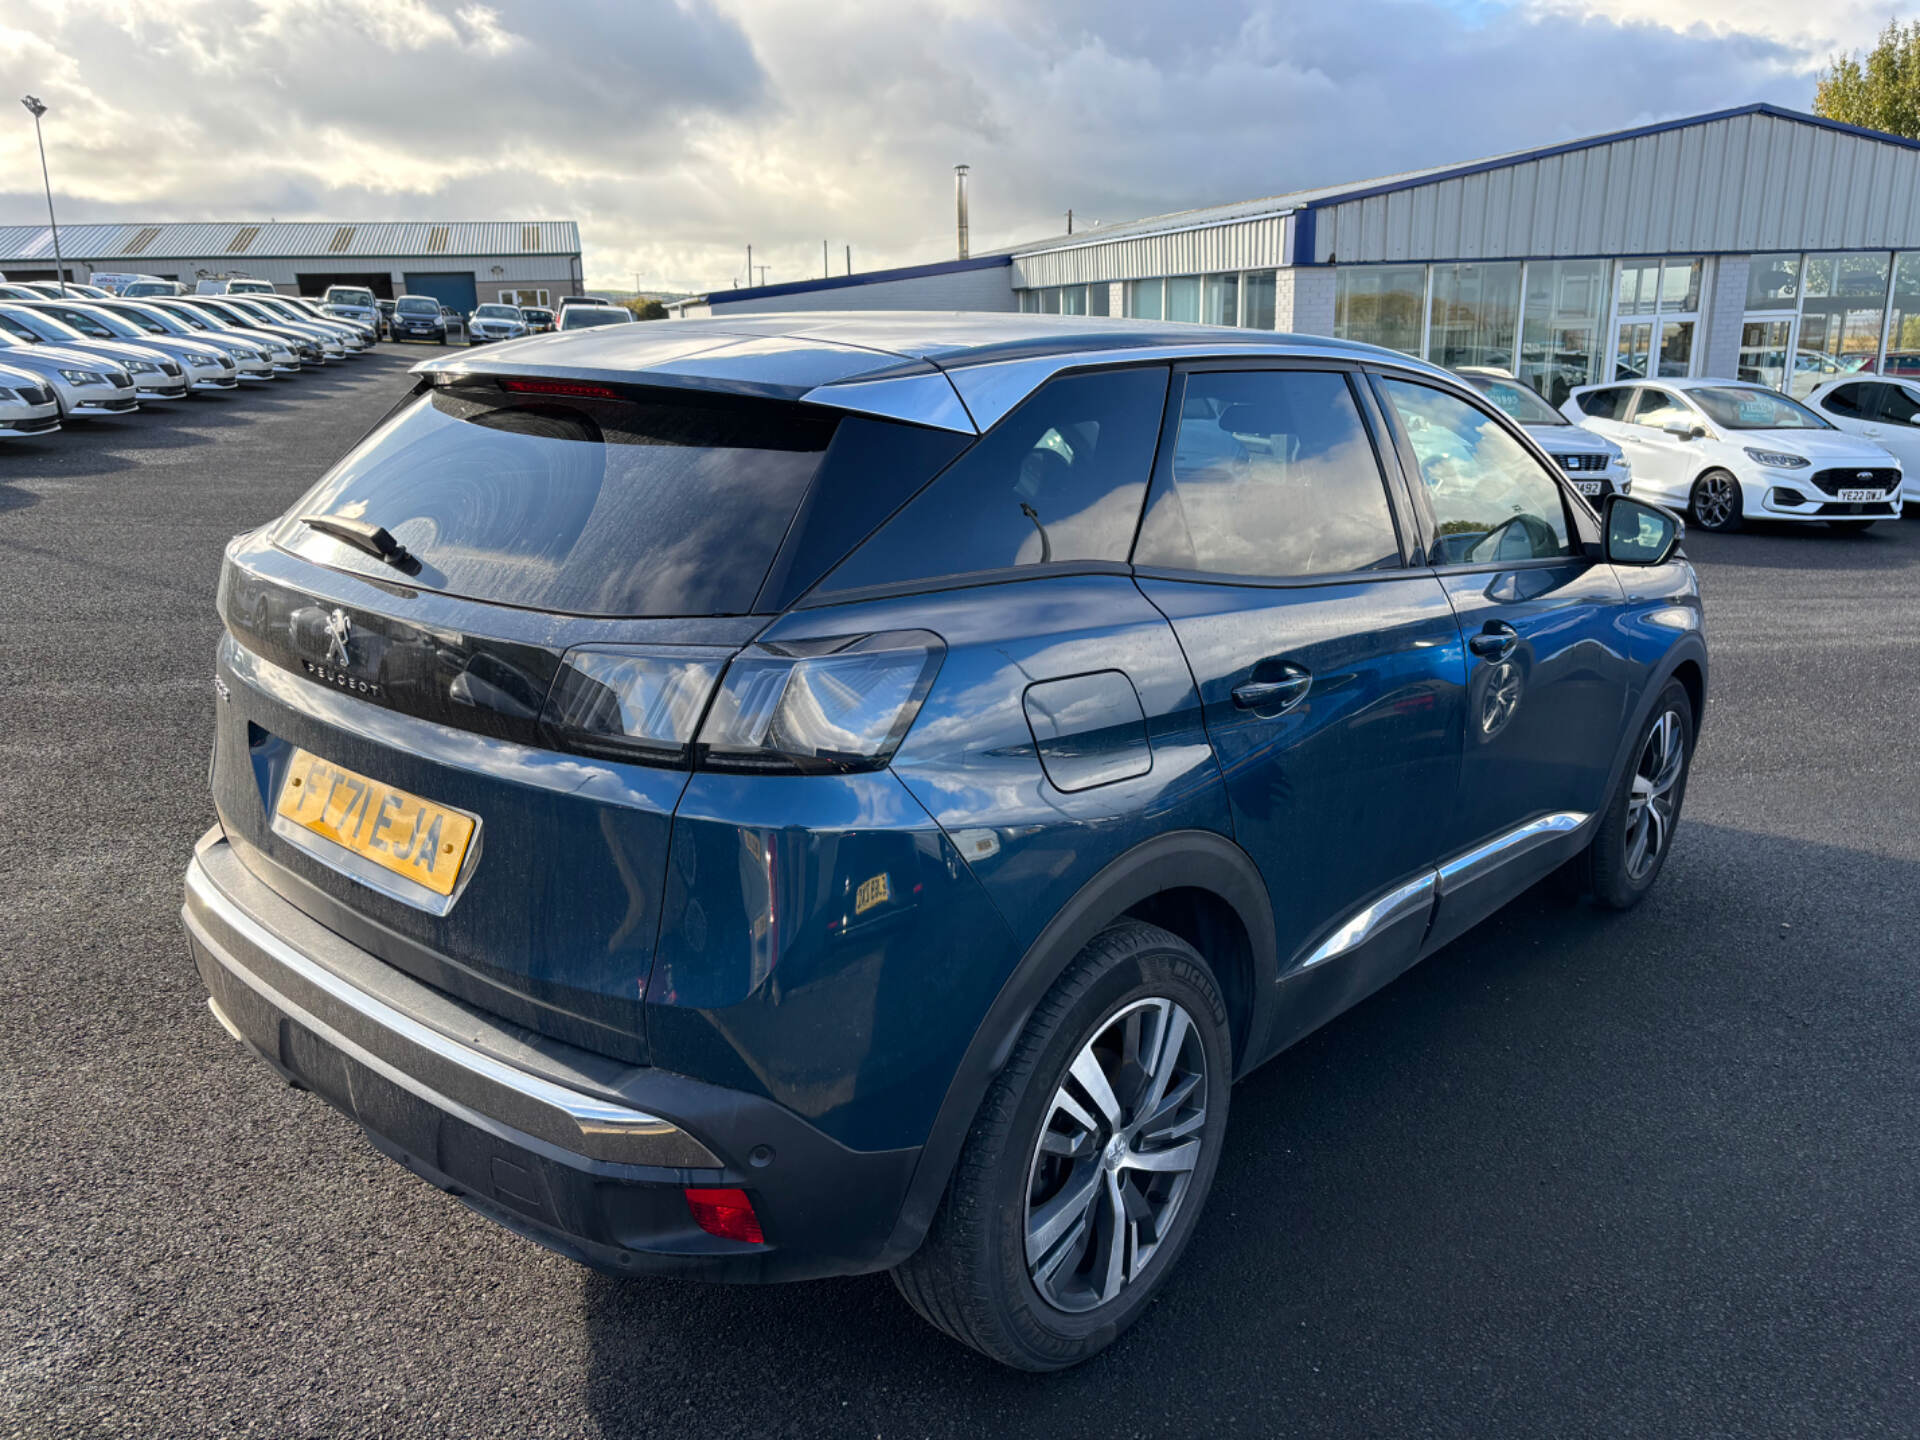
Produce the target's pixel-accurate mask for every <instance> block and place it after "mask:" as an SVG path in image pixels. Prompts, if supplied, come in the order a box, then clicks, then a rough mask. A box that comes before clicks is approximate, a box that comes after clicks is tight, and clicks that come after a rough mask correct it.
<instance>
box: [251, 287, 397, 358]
mask: <svg viewBox="0 0 1920 1440" xmlns="http://www.w3.org/2000/svg"><path fill="white" fill-rule="evenodd" d="M229 298H231V299H234V300H236V301H237V302H238V303H239V304H240V306H241V307H242V308H244V309H246V310H249V311H251V312H253V313H254V314H257V315H260V316H262V317H263V318H266V319H274V320H288V321H292V322H294V323H296V324H300V323H312V324H322V325H331V326H333V327H334V328H335V329H337V330H339V332H340V335H341V338H342V339H344V340H345V341H346V342H347V348H348V349H349V350H371V349H372V348H373V346H374V343H375V337H374V335H373V332H372V331H370V330H368V329H367V328H366V327H365V326H364V325H361V324H360V323H359V322H357V321H354V320H343V319H335V318H333V317H328V318H326V319H324V320H317V319H313V318H312V317H309V316H308V315H307V313H306V312H305V311H304V310H302V309H301V308H300V307H299V306H298V305H295V304H294V303H293V302H292V301H291V300H288V299H287V297H286V296H284V295H240V296H231V297H229Z"/></svg>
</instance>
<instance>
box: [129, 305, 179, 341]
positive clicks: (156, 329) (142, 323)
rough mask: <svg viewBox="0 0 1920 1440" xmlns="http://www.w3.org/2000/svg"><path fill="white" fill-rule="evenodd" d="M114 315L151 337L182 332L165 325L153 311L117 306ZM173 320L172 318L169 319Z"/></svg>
mask: <svg viewBox="0 0 1920 1440" xmlns="http://www.w3.org/2000/svg"><path fill="white" fill-rule="evenodd" d="M113 313H114V314H115V315H118V316H119V317H120V318H121V319H122V320H125V321H126V322H127V323H128V324H129V325H135V326H138V327H139V328H140V329H142V330H144V331H146V332H147V333H148V334H149V335H178V334H179V333H180V332H179V331H178V330H176V329H174V328H173V327H172V326H171V325H168V324H165V323H163V322H162V321H161V320H160V318H159V317H158V316H156V315H155V314H154V313H153V312H152V311H151V310H142V309H140V308H138V307H137V306H130V305H124V306H123V305H116V306H114V307H113ZM168 318H169V319H171V318H172V317H168Z"/></svg>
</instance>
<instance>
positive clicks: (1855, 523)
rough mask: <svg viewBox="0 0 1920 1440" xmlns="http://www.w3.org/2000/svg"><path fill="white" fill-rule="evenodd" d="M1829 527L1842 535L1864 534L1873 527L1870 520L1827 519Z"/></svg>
mask: <svg viewBox="0 0 1920 1440" xmlns="http://www.w3.org/2000/svg"><path fill="white" fill-rule="evenodd" d="M1827 525H1828V527H1829V528H1831V529H1834V530H1838V531H1839V532H1840V533H1841V534H1842V535H1864V534H1866V533H1867V531H1869V530H1871V529H1872V528H1873V521H1871V520H1829V521H1827Z"/></svg>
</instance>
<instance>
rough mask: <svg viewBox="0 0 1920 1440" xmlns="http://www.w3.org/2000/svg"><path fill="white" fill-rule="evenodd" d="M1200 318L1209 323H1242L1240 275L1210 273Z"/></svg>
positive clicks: (1202, 299)
mask: <svg viewBox="0 0 1920 1440" xmlns="http://www.w3.org/2000/svg"><path fill="white" fill-rule="evenodd" d="M1200 318H1201V319H1202V320H1203V321H1205V322H1206V323H1207V324H1209V325H1238V324H1239V323H1240V277H1239V276H1238V275H1209V276H1207V280H1206V289H1205V290H1204V291H1203V292H1202V295H1201V303H1200Z"/></svg>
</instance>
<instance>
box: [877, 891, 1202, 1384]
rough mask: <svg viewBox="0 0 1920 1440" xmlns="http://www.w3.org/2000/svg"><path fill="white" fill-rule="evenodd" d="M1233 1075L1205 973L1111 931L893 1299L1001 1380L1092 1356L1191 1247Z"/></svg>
mask: <svg viewBox="0 0 1920 1440" xmlns="http://www.w3.org/2000/svg"><path fill="white" fill-rule="evenodd" d="M1231 1075H1232V1047H1231V1043H1230V1040H1229V1034H1228V1024H1227V1011H1226V1006H1225V1004H1224V1003H1223V1001H1222V1000H1221V998H1220V989H1219V986H1218V985H1217V984H1216V983H1215V981H1214V978H1213V974H1212V972H1211V971H1209V970H1208V969H1207V966H1206V962H1205V961H1203V960H1202V959H1201V958H1200V956H1199V955H1198V954H1197V953H1196V952H1195V951H1194V949H1193V948H1192V947H1191V946H1190V945H1188V944H1186V943H1185V942H1184V941H1182V940H1180V939H1179V938H1178V937H1177V936H1174V935H1171V934H1169V933H1167V932H1166V931H1165V930H1162V929H1160V928H1159V927H1157V926H1153V925H1147V924H1144V923H1142V922H1140V921H1137V920H1123V921H1121V922H1119V923H1117V924H1115V925H1112V926H1110V927H1109V928H1108V929H1106V930H1104V931H1102V932H1101V933H1100V934H1099V935H1098V936H1096V937H1095V938H1094V939H1093V940H1092V941H1091V942H1089V944H1088V945H1087V947H1086V949H1085V950H1083V951H1081V953H1080V954H1079V955H1078V956H1077V957H1076V958H1075V959H1074V962H1073V964H1072V965H1071V966H1070V967H1069V968H1068V970H1067V972H1066V974H1065V975H1063V976H1062V977H1061V978H1060V980H1059V982H1058V983H1057V984H1056V985H1055V986H1054V987H1053V989H1052V990H1050V991H1049V992H1048V993H1047V997H1046V998H1045V999H1044V1000H1042V1001H1041V1002H1040V1005H1039V1006H1038V1008H1036V1009H1035V1011H1034V1014H1033V1018H1032V1019H1031V1020H1030V1021H1029V1022H1028V1023H1027V1028H1026V1030H1025V1032H1024V1033H1022V1035H1021V1036H1020V1039H1019V1041H1018V1043H1017V1044H1016V1045H1015V1047H1014V1052H1013V1055H1012V1057H1011V1058H1010V1059H1009V1060H1008V1061H1007V1064H1006V1067H1005V1068H1004V1069H1003V1070H1002V1071H1001V1072H1000V1074H999V1076H998V1077H996V1079H995V1080H994V1082H993V1085H992V1087H991V1088H990V1089H989V1090H988V1092H987V1097H986V1099H985V1101H984V1102H983V1103H982V1104H981V1107H980V1113H979V1114H978V1115H977V1116H976V1117H975V1118H974V1123H973V1129H972V1131H971V1132H970V1133H969V1134H968V1136H967V1141H966V1145H965V1147H964V1149H963V1150H962V1151H961V1154H960V1160H959V1163H958V1164H957V1165H956V1166H955V1168H954V1173H953V1178H952V1180H951V1181H950V1182H949V1183H948V1186H947V1193H946V1195H945V1197H944V1198H943V1199H942V1200H941V1203H940V1209H939V1210H938V1212H937V1213H936V1214H935V1215H934V1219H933V1224H932V1226H931V1228H930V1229H929V1230H928V1232H927V1238H926V1242H925V1243H924V1244H923V1245H922V1246H921V1247H920V1249H919V1251H918V1252H916V1253H915V1254H914V1255H913V1256H912V1257H911V1258H910V1259H908V1260H907V1261H905V1262H904V1263H903V1264H902V1265H900V1267H899V1268H898V1269H896V1270H895V1271H894V1272H893V1279H894V1284H895V1285H897V1286H898V1287H899V1290H900V1293H901V1294H902V1295H903V1296H905V1297H906V1300H907V1303H908V1304H910V1305H912V1306H913V1308H914V1309H915V1310H917V1311H919V1312H920V1314H921V1315H922V1316H923V1317H924V1318H925V1319H926V1320H928V1321H929V1322H931V1323H932V1324H933V1325H935V1326H936V1327H938V1328H939V1329H941V1330H943V1331H945V1332H946V1333H947V1334H948V1335H951V1336H952V1337H953V1338H954V1339H956V1340H958V1341H960V1342H961V1343H962V1344H964V1345H970V1346H972V1347H973V1348H974V1349H976V1350H978V1351H980V1352H981V1353H982V1354H984V1355H988V1356H991V1357H992V1358H993V1359H995V1360H998V1361H1000V1362H1001V1363H1002V1364H1004V1365H1010V1366H1013V1367H1015V1368H1016V1369H1021V1370H1058V1369H1062V1368H1064V1367H1066V1366H1068V1365H1074V1364H1078V1363H1079V1362H1080V1361H1082V1360H1085V1359H1087V1358H1088V1357H1089V1356H1091V1355H1094V1354H1096V1353H1097V1352H1099V1351H1100V1350H1101V1349H1103V1348H1104V1347H1105V1346H1107V1345H1108V1344H1110V1343H1111V1342H1112V1341H1113V1339H1114V1337H1115V1336H1117V1335H1119V1334H1120V1332H1121V1331H1123V1330H1125V1329H1126V1328H1127V1326H1129V1325H1130V1324H1132V1323H1133V1321H1134V1320H1135V1319H1137V1318H1138V1317H1139V1315H1140V1312H1141V1311H1142V1310H1143V1309H1144V1308H1145V1307H1146V1305H1147V1303H1148V1302H1149V1301H1150V1300H1151V1299H1152V1298H1153V1296H1154V1293H1155V1292H1156V1291H1157V1290H1158V1289H1159V1288H1160V1286H1161V1284H1162V1283H1163V1282H1164V1281H1165V1280H1166V1277H1167V1275H1168V1273H1169V1272H1170V1271H1171V1270H1172V1269H1173V1266H1174V1264H1175V1262H1176V1261H1178V1259H1179V1258H1180V1252H1181V1250H1182V1249H1184V1248H1185V1246H1186V1243H1187V1240H1188V1238H1189V1237H1190V1236H1191V1235H1192V1233H1193V1227H1194V1224H1195V1222H1196V1220H1197V1219H1198V1217H1199V1214H1200V1209H1201V1206H1202V1205H1204V1204H1205V1202H1206V1198H1207V1191H1208V1189H1209V1188H1210V1187H1211V1185H1212V1183H1213V1173H1214V1169H1215V1167H1216V1166H1217V1165H1218V1163H1219V1159H1220V1146H1221V1138H1222V1136H1223V1135H1224V1134H1225V1132H1226V1124H1227V1087H1228V1084H1229V1082H1230V1077H1231Z"/></svg>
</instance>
